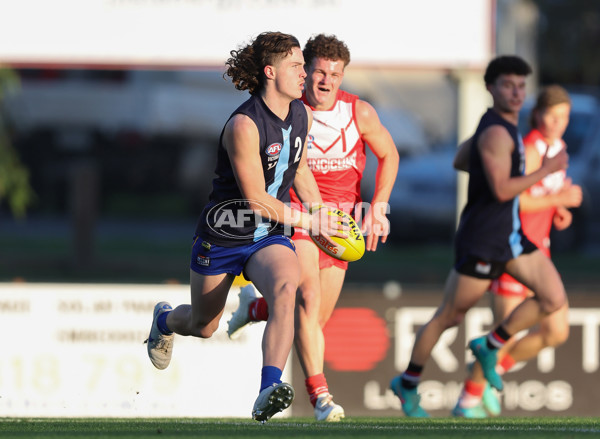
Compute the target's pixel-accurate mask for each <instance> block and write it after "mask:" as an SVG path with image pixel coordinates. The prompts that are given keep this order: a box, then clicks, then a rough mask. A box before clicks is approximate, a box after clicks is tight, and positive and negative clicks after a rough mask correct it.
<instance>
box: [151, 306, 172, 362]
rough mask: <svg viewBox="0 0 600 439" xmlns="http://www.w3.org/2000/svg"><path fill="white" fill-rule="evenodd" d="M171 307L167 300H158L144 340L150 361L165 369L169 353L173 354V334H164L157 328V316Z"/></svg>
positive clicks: (169, 359)
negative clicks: (146, 337) (148, 333)
mask: <svg viewBox="0 0 600 439" xmlns="http://www.w3.org/2000/svg"><path fill="white" fill-rule="evenodd" d="M172 310H173V308H172V307H171V305H169V303H167V302H159V303H157V304H156V306H155V307H154V318H153V319H152V326H151V327H150V335H148V339H147V340H146V341H145V342H144V343H147V344H148V356H149V357H150V361H152V364H154V367H156V368H157V369H161V370H162V369H166V368H167V366H168V365H169V363H170V362H171V355H172V354H173V339H174V338H175V334H171V335H165V334H163V333H161V332H160V330H159V329H158V316H160V315H161V314H163V313H165V312H167V311H172Z"/></svg>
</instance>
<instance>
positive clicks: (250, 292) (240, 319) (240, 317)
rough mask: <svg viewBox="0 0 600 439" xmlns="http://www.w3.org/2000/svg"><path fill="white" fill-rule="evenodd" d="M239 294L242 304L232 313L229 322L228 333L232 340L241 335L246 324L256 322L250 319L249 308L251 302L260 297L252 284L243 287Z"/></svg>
mask: <svg viewBox="0 0 600 439" xmlns="http://www.w3.org/2000/svg"><path fill="white" fill-rule="evenodd" d="M238 296H239V298H240V304H239V306H238V308H237V309H236V310H235V311H234V312H233V314H231V320H229V321H228V322H227V334H228V335H229V338H230V339H232V340H235V339H236V338H238V337H239V336H240V335H241V333H242V332H241V331H242V329H244V327H245V326H246V325H248V324H251V323H256V322H254V321H251V320H250V316H249V314H248V310H249V308H250V304H251V303H252V302H254V301H255V300H256V299H258V298H259V297H260V296H259V294H258V292H257V291H256V288H255V287H254V285H252V284H248V285H246V286H245V287H243V288H241V289H240V294H238Z"/></svg>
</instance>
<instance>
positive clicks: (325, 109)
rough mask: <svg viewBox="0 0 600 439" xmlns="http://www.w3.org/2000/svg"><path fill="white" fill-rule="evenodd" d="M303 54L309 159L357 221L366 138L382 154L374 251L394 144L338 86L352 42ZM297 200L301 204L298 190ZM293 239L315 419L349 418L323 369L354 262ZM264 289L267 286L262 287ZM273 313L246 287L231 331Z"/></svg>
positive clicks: (321, 38) (302, 347)
mask: <svg viewBox="0 0 600 439" xmlns="http://www.w3.org/2000/svg"><path fill="white" fill-rule="evenodd" d="M303 53H304V59H305V60H306V65H307V73H308V76H307V78H306V86H305V91H304V94H303V97H302V99H303V101H304V102H305V103H306V104H308V105H309V106H310V108H311V109H312V113H313V118H314V122H313V125H312V128H311V129H310V132H309V136H308V138H309V140H308V164H309V167H310V169H311V170H312V172H313V174H314V176H315V179H316V181H317V184H318V185H319V190H320V192H321V196H322V197H323V201H324V202H325V204H327V205H328V206H333V207H336V208H338V209H340V210H343V211H344V212H347V213H350V214H352V215H353V216H355V217H356V218H357V219H359V217H360V216H361V212H360V211H359V210H360V202H361V200H360V182H361V179H362V174H363V170H364V167H365V162H366V151H365V144H368V146H369V148H370V149H371V151H372V152H373V153H374V155H375V157H376V158H377V160H378V166H377V174H376V187H375V191H374V194H373V198H372V200H371V204H370V206H369V208H368V210H367V212H366V214H365V215H364V218H363V221H362V230H363V232H364V233H366V250H367V251H375V250H376V249H377V244H378V241H379V239H381V242H382V243H383V242H385V241H386V239H387V235H388V234H389V222H388V220H387V218H386V213H387V206H388V204H387V202H388V199H389V196H390V193H391V191H392V187H393V184H394V181H395V179H396V173H397V171H398V162H399V157H398V152H397V150H396V146H395V145H394V142H393V140H392V137H391V136H390V134H389V132H388V131H387V129H386V128H385V127H384V126H383V125H382V124H381V122H380V120H379V117H378V115H377V112H376V111H375V109H374V108H373V107H372V106H371V105H370V104H369V103H367V102H365V101H363V100H361V99H359V98H358V97H357V96H355V95H353V94H350V93H348V92H345V91H343V90H340V86H341V84H342V80H343V78H344V69H345V68H346V66H347V65H348V64H349V63H350V52H349V50H348V48H347V46H346V45H345V44H344V43H343V42H342V41H340V40H338V39H337V38H336V37H335V36H332V35H324V34H320V35H317V36H315V37H312V38H310V39H309V40H308V42H307V43H306V45H305V47H304V50H303ZM296 193H298V191H297V190H296ZM292 203H293V205H294V203H295V205H297V206H298V205H300V200H299V199H298V197H297V196H296V194H295V193H293V192H292ZM293 239H294V242H295V244H296V252H297V254H298V259H299V261H300V267H301V279H300V286H299V294H298V307H297V316H296V334H295V346H296V352H297V353H298V358H299V360H300V364H301V365H302V369H303V371H304V375H305V377H306V389H307V392H308V394H309V397H310V401H311V403H312V404H313V406H314V412H315V418H316V419H317V420H319V421H339V420H340V419H341V418H343V417H344V409H343V408H342V406H340V405H339V404H336V403H334V402H333V398H332V396H331V394H330V392H329V387H328V385H327V381H326V379H325V375H324V374H323V364H324V355H325V340H324V336H323V327H324V326H325V324H326V323H327V321H328V320H329V318H330V317H331V314H332V313H333V310H334V308H335V304H336V302H337V300H338V297H339V295H340V292H341V290H342V285H343V283H344V277H345V275H346V270H347V268H348V263H347V262H344V261H339V260H337V259H334V258H332V257H330V256H328V255H326V254H325V253H323V252H322V251H320V250H319V249H318V248H317V246H316V245H315V244H314V243H313V242H312V241H311V239H310V237H309V236H308V234H307V233H306V232H305V231H304V230H302V229H297V230H296V233H295V234H294V236H293ZM257 286H258V285H257ZM258 290H259V291H261V292H262V290H261V289H260V287H258ZM270 312H271V306H270V305H267V302H265V300H264V299H263V298H257V296H256V293H255V291H254V289H253V287H252V286H251V285H249V286H246V287H244V288H242V291H241V293H240V306H239V308H238V309H237V310H236V312H235V313H234V314H233V316H232V318H231V320H230V321H229V330H228V332H229V335H230V337H231V338H235V337H236V336H237V335H238V333H239V330H240V329H241V328H243V327H244V326H245V325H246V324H248V323H249V322H251V321H261V320H266V319H267V317H268V316H269V315H270Z"/></svg>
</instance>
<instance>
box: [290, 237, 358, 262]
mask: <svg viewBox="0 0 600 439" xmlns="http://www.w3.org/2000/svg"><path fill="white" fill-rule="evenodd" d="M294 230H295V232H294V235H293V236H292V240H294V241H298V240H300V239H304V240H308V241H310V242H313V241H312V239H311V237H310V236H309V235H308V232H307V231H306V230H304V229H301V228H299V227H296V228H295V229H294ZM329 267H338V268H341V269H342V270H347V269H348V262H346V261H340V260H339V259H336V258H334V257H333V256H329V255H328V254H327V253H325V252H324V251H322V250H321V249H319V270H322V269H323V268H329Z"/></svg>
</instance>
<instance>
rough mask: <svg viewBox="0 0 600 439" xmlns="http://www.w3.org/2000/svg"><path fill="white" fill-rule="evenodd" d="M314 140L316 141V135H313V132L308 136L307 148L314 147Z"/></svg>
mask: <svg viewBox="0 0 600 439" xmlns="http://www.w3.org/2000/svg"><path fill="white" fill-rule="evenodd" d="M314 141H315V136H313V135H312V134H309V135H308V138H307V140H306V148H307V149H311V148H312V147H313V142H314Z"/></svg>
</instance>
